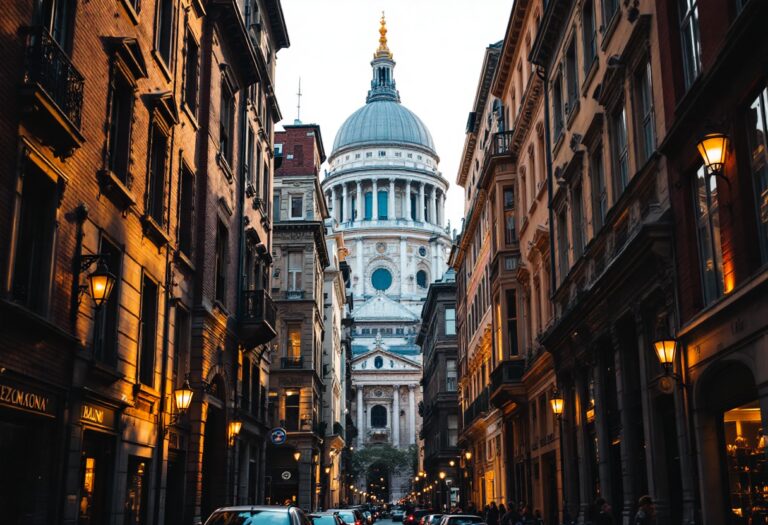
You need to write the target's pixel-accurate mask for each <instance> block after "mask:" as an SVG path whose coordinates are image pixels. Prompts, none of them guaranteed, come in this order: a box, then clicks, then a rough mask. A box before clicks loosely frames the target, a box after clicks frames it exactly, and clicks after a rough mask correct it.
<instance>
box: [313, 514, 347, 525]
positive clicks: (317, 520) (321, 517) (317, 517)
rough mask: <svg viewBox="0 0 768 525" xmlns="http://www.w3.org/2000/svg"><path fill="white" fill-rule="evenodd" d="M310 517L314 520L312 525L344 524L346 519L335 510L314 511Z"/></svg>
mask: <svg viewBox="0 0 768 525" xmlns="http://www.w3.org/2000/svg"><path fill="white" fill-rule="evenodd" d="M309 519H311V520H312V525H344V520H342V519H341V518H340V517H339V515H338V514H336V513H334V512H313V513H312V514H310V515H309Z"/></svg>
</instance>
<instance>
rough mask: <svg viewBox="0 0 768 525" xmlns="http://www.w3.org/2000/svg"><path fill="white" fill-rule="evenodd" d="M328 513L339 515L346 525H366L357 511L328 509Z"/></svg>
mask: <svg viewBox="0 0 768 525" xmlns="http://www.w3.org/2000/svg"><path fill="white" fill-rule="evenodd" d="M328 512H333V513H334V514H338V516H339V517H340V518H341V519H342V520H343V521H344V523H345V524H346V525H365V518H363V514H362V513H361V512H360V511H359V510H357V509H328Z"/></svg>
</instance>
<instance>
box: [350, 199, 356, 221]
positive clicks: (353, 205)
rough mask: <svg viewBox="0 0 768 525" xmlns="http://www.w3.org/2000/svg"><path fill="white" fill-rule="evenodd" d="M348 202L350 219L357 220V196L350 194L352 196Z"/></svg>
mask: <svg viewBox="0 0 768 525" xmlns="http://www.w3.org/2000/svg"><path fill="white" fill-rule="evenodd" d="M350 203H351V206H352V220H353V221H356V220H357V197H355V196H354V195H352V197H350Z"/></svg>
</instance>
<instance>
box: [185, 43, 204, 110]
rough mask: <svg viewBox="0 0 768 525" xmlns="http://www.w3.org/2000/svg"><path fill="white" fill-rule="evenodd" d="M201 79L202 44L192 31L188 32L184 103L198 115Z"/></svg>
mask: <svg viewBox="0 0 768 525" xmlns="http://www.w3.org/2000/svg"><path fill="white" fill-rule="evenodd" d="M199 81H200V46H199V45H198V43H197V41H196V40H195V37H194V36H192V33H187V56H186V62H185V63H184V103H185V104H186V105H187V108H189V110H190V112H191V113H192V115H193V116H194V117H197V105H198V100H197V91H198V83H199Z"/></svg>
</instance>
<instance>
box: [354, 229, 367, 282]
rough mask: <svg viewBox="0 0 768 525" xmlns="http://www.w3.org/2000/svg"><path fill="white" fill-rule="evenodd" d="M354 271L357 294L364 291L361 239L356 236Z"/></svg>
mask: <svg viewBox="0 0 768 525" xmlns="http://www.w3.org/2000/svg"><path fill="white" fill-rule="evenodd" d="M355 273H356V274H357V295H359V296H360V297H362V296H363V294H364V293H365V275H364V272H363V239H362V238H360V237H358V238H357V241H356V242H355Z"/></svg>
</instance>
